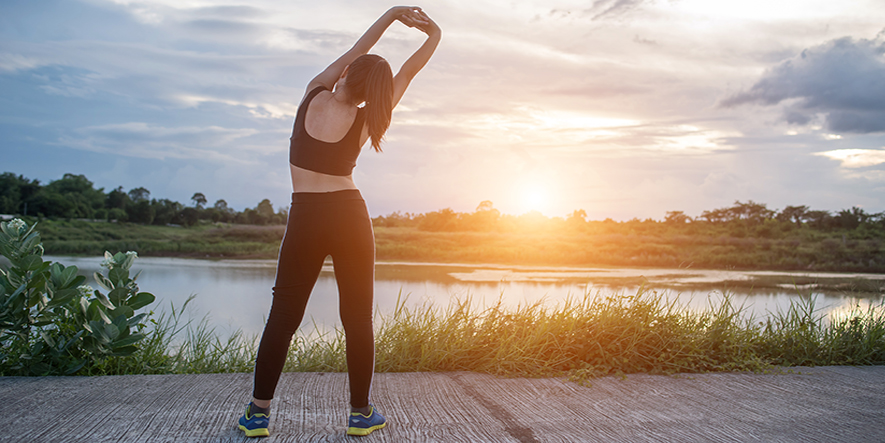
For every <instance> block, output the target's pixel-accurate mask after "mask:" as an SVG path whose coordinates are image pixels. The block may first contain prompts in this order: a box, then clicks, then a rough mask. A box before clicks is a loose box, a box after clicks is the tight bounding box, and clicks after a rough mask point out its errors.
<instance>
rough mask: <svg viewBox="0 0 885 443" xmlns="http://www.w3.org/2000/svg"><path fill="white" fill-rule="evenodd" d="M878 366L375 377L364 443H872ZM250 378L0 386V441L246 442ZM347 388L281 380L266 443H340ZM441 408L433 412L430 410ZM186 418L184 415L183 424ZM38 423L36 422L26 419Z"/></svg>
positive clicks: (880, 389) (24, 381)
mask: <svg viewBox="0 0 885 443" xmlns="http://www.w3.org/2000/svg"><path fill="white" fill-rule="evenodd" d="M883 377H885V366H868V367H850V366H840V367H815V368H805V367H803V368H794V369H793V370H792V371H789V372H787V371H784V372H783V373H781V374H775V375H771V374H768V375H766V374H753V373H715V374H691V375H680V376H653V375H641V374H637V375H629V376H627V377H626V378H622V377H602V378H598V379H595V380H593V384H592V386H580V385H577V384H575V383H571V382H569V381H566V380H563V379H559V378H539V379H525V378H499V377H494V376H491V375H485V374H476V373H470V372H434V373H387V374H376V376H375V381H374V385H373V391H372V392H373V400H374V402H375V404H376V405H377V406H378V408H379V410H381V411H382V412H384V413H385V414H386V416H387V418H388V420H389V424H388V426H387V427H386V428H385V429H383V430H381V431H378V432H375V433H373V434H372V436H371V437H370V438H371V440H372V441H373V442H379V443H381V442H397V443H400V442H446V443H449V442H456V443H457V442H471V443H498V442H502V443H503V442H507V443H510V442H522V443H534V442H554V441H556V442H561V441H570V442H573V441H582V442H612V441H631V442H660V441H667V442H674V443H679V442H714V441H715V442H746V441H778V442H797V443H798V442H802V443H806V442H844V443H853V442H869V441H875V440H876V439H878V438H879V437H880V436H881V430H882V429H883V428H885V384H882V383H881V380H882V379H883ZM251 382H252V375H251V374H248V373H239V374H203V375H127V376H104V377H0V414H2V415H3V417H4V420H3V421H2V423H0V442H17V441H41V442H49V443H63V442H82V441H111V440H113V441H127V442H137V443H148V442H168V441H188V442H244V443H245V442H249V441H252V439H247V438H245V437H244V436H243V434H242V432H241V431H239V430H237V429H236V426H235V425H234V423H235V421H236V419H237V418H238V416H239V415H240V414H241V413H242V408H243V406H244V404H245V402H246V401H247V400H248V395H249V392H250V390H251ZM346 388H347V376H346V374H342V373H284V374H283V376H282V378H281V380H280V384H279V388H278V390H277V400H276V401H275V402H274V409H273V413H272V416H271V436H270V437H269V438H265V439H262V441H263V442H267V443H271V442H284V441H285V442H289V441H303V442H315V441H325V442H348V441H353V438H349V437H347V436H345V435H344V418H345V411H346V397H345V395H346V394H345V393H346ZM441 405H442V407H441ZM183 411H186V414H185V413H183ZM35 416H37V417H39V420H38V421H36V422H35V421H34V417H35Z"/></svg>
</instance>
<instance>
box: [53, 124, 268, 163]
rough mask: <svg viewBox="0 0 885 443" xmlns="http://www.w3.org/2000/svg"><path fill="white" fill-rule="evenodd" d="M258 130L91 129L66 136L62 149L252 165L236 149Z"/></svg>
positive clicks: (145, 126) (135, 126)
mask: <svg viewBox="0 0 885 443" xmlns="http://www.w3.org/2000/svg"><path fill="white" fill-rule="evenodd" d="M256 133H257V131H256V130H254V129H248V128H247V129H229V128H221V127H217V126H209V127H173V128H170V127H163V126H157V125H152V124H148V123H143V122H130V123H123V124H110V125H100V126H90V127H85V128H80V129H78V130H77V136H65V137H62V139H61V140H60V143H59V144H61V145H65V146H70V147H74V148H78V149H84V150H87V151H92V152H99V153H107V154H116V155H123V156H127V157H139V158H153V159H166V158H170V159H201V160H214V161H220V162H234V163H244V162H245V163H248V162H251V161H254V160H249V159H248V157H247V156H243V155H237V149H235V148H232V147H231V146H232V145H235V144H239V143H241V141H242V139H244V138H247V137H249V136H253V135H256Z"/></svg>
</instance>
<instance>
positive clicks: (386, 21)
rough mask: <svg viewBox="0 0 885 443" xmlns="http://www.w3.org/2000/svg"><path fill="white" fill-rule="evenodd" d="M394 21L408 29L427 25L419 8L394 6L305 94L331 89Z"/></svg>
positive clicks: (315, 78) (314, 81) (312, 84)
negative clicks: (315, 89) (316, 90)
mask: <svg viewBox="0 0 885 443" xmlns="http://www.w3.org/2000/svg"><path fill="white" fill-rule="evenodd" d="M396 20H399V21H401V22H403V24H405V25H406V26H410V27H419V26H426V25H427V21H426V20H427V16H426V15H424V14H422V13H421V8H419V7H417V6H394V7H392V8H390V9H389V10H387V12H385V13H384V15H382V16H381V17H380V18H378V20H376V21H375V23H374V24H372V26H370V27H369V29H367V30H366V32H365V33H363V35H362V37H360V38H359V40H357V41H356V43H354V45H353V47H352V48H350V49H349V50H348V51H347V52H345V53H344V54H342V55H341V56H340V57H338V59H337V60H335V61H334V62H332V64H331V65H329V66H328V67H327V68H326V69H324V70H323V72H321V73H319V74H318V75H317V76H316V77H314V78H313V79H312V80H311V81H310V83H308V85H307V91H305V94H306V93H307V92H309V91H311V90H313V89H314V88H316V87H317V86H325V87H326V88H328V89H332V87H333V86H334V85H335V82H337V81H338V79H339V78H340V77H341V74H342V73H343V72H344V68H346V67H347V65H349V64H351V63H352V62H353V61H354V60H356V58H357V57H359V56H361V55H363V54H367V53H368V52H369V50H370V49H372V47H373V46H375V43H378V40H379V39H381V36H382V35H383V34H384V31H386V30H387V28H388V27H389V26H390V24H391V23H393V22H394V21H396Z"/></svg>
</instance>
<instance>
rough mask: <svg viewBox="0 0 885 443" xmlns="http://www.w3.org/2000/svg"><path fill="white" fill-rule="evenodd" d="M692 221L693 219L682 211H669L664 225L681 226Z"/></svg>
mask: <svg viewBox="0 0 885 443" xmlns="http://www.w3.org/2000/svg"><path fill="white" fill-rule="evenodd" d="M690 221H691V217H689V216H687V215H685V213H684V212H682V211H667V216H666V218H664V223H669V224H674V225H681V224H685V223H688V222H690Z"/></svg>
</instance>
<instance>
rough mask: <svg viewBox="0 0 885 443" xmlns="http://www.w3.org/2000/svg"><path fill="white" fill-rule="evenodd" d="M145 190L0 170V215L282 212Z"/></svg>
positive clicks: (154, 216)
mask: <svg viewBox="0 0 885 443" xmlns="http://www.w3.org/2000/svg"><path fill="white" fill-rule="evenodd" d="M150 197H151V191H149V190H147V189H145V188H143V187H137V188H133V189H130V190H129V191H128V192H126V191H124V190H123V187H122V186H120V187H117V188H115V189H112V190H111V191H110V192H108V193H105V192H104V189H103V188H99V189H95V188H94V186H93V183H92V182H91V181H89V179H87V178H86V177H85V176H83V175H77V174H64V176H63V177H62V178H61V179H58V180H54V181H51V182H50V183H49V184H48V185H45V186H43V185H41V184H40V182H39V181H37V180H28V179H27V178H25V177H24V176H21V175H20V176H16V175H15V174H13V173H11V172H5V173H3V174H0V214H21V215H23V216H28V215H29V214H30V215H32V216H33V215H37V216H39V217H41V218H43V217H47V218H50V219H58V218H64V219H90V220H107V221H115V222H130V223H137V224H142V225H151V224H152V225H167V224H177V225H183V226H194V225H197V224H199V223H201V222H203V221H205V222H208V221H211V222H222V223H232V222H236V223H244V224H261V225H264V224H284V223H285V222H286V212H285V211H284V210H280V211H279V212H277V213H274V210H273V205H271V203H270V200H267V199H264V200H262V201H261V202H260V203H259V204H258V206H256V208H255V209H246V210H245V211H243V212H237V211H234V210H233V209H231V208H229V207H228V206H227V202H225V201H224V200H218V201H217V202H216V204H215V207H211V208H206V207H205V206H206V203H207V202H208V200H206V196H205V195H204V194H203V193H200V192H197V193H195V194H194V196H193V197H192V198H191V200H193V202H194V207H192V208H188V207H185V205H182V204H181V203H178V202H174V201H171V200H168V199H159V200H158V199H151V198H150Z"/></svg>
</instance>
